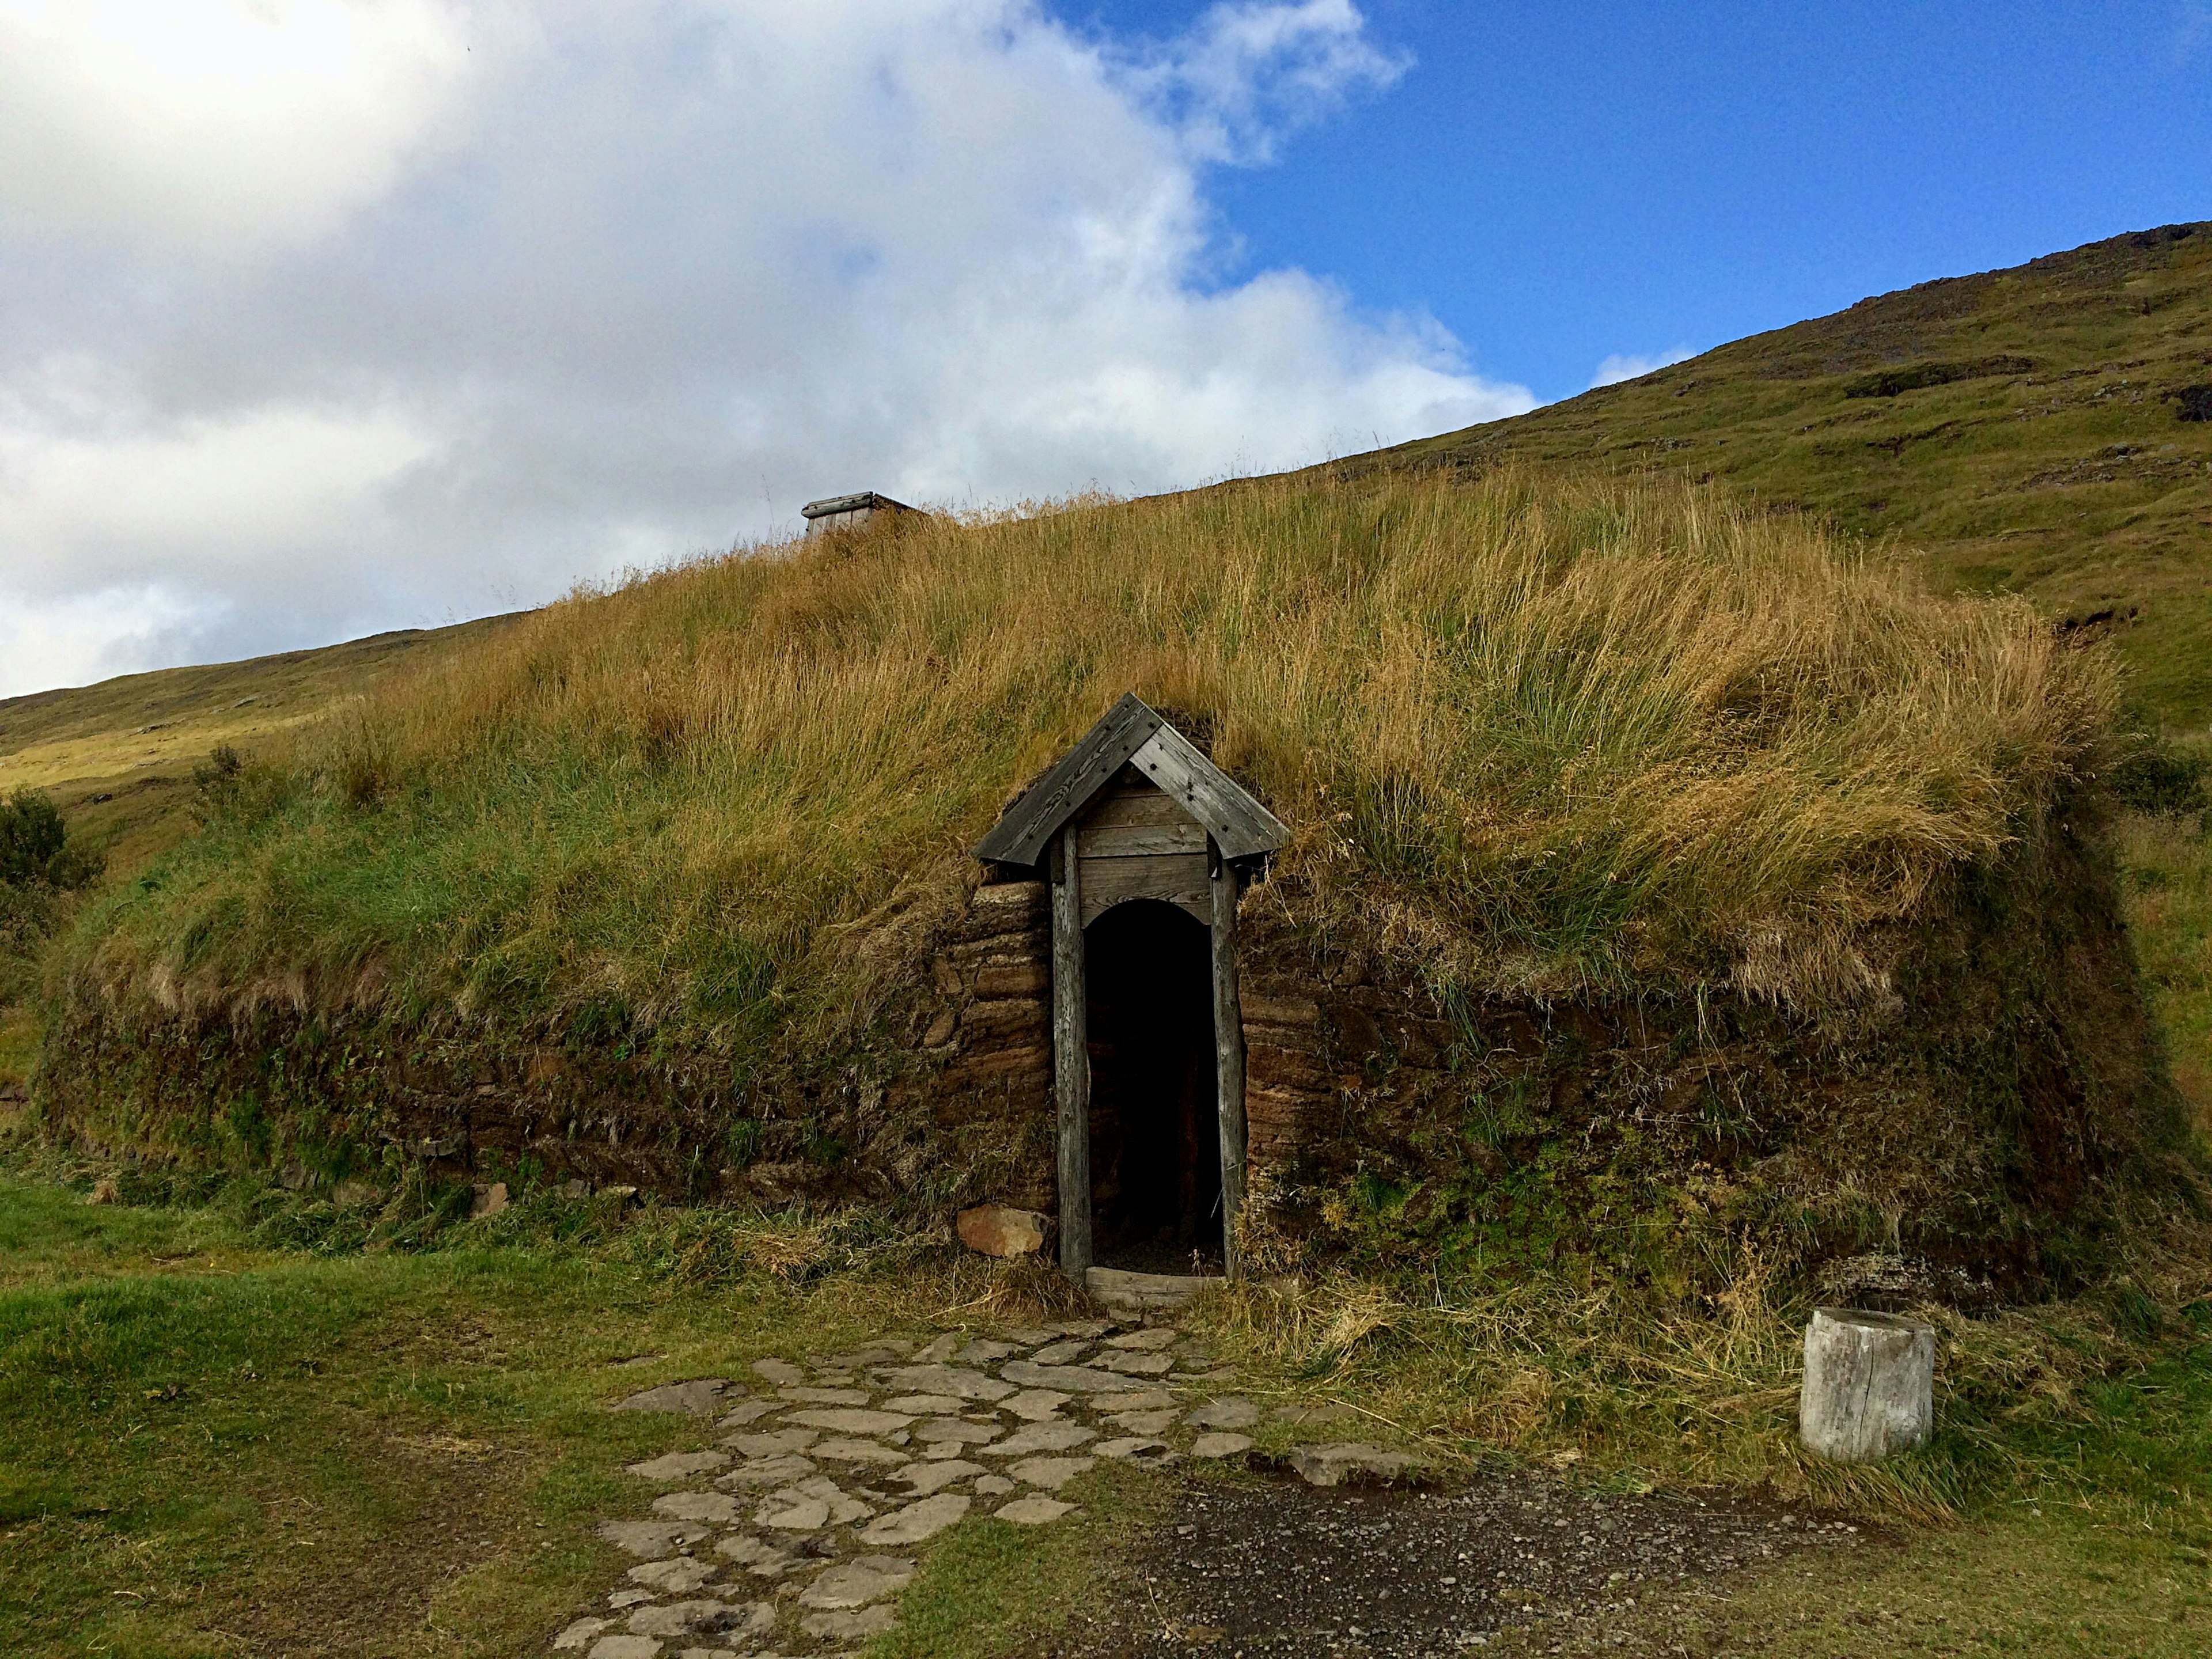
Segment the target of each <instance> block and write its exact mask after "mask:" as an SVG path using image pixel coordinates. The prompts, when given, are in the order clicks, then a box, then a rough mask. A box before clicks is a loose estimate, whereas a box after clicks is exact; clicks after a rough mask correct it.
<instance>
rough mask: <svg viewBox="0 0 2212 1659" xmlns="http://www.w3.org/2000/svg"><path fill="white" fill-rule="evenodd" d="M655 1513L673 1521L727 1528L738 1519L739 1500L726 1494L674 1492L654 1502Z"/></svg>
mask: <svg viewBox="0 0 2212 1659" xmlns="http://www.w3.org/2000/svg"><path fill="white" fill-rule="evenodd" d="M653 1513H654V1514H655V1515H661V1516H667V1517H668V1519H670V1520H671V1521H704V1522H708V1523H709V1524H710V1525H713V1526H725V1525H727V1524H728V1523H729V1522H732V1521H734V1520H736V1519H737V1518H738V1505H737V1500H736V1499H735V1498H732V1497H730V1496H729V1494H728V1493H726V1492H670V1493H669V1494H668V1495H667V1496H666V1497H665V1498H654V1499H653Z"/></svg>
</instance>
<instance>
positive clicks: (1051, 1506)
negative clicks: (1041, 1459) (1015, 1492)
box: [991, 1493, 1075, 1527]
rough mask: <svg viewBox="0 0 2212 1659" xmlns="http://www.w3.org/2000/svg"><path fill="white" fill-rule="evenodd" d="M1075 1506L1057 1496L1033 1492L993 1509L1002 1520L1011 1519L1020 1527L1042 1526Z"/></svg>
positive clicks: (993, 1512) (1055, 1519)
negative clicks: (1063, 1501)
mask: <svg viewBox="0 0 2212 1659" xmlns="http://www.w3.org/2000/svg"><path fill="white" fill-rule="evenodd" d="M1074 1507H1075V1505H1074V1504H1063V1503H1061V1502H1060V1500H1059V1499H1058V1498H1046V1497H1042V1496H1041V1495H1038V1494H1036V1493H1032V1494H1031V1495H1030V1496H1029V1497H1027V1498H1016V1499H1014V1501H1013V1502H1012V1503H1011V1504H1005V1505H1002V1506H1001V1507H1000V1508H998V1509H995V1510H992V1511H991V1512H992V1514H994V1515H995V1516H998V1517H999V1519H1000V1520H1001V1521H1011V1522H1013V1523H1014V1524H1015V1525H1016V1526H1018V1527H1041V1526H1042V1525H1043V1524H1044V1523H1045V1522H1048V1521H1057V1520H1059V1519H1060V1516H1063V1515H1066V1514H1067V1513H1068V1512H1069V1511H1070V1510H1073V1509H1074Z"/></svg>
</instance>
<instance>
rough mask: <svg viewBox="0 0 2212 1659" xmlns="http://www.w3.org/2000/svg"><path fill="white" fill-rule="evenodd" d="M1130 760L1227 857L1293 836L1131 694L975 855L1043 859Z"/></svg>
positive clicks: (1271, 847)
mask: <svg viewBox="0 0 2212 1659" xmlns="http://www.w3.org/2000/svg"><path fill="white" fill-rule="evenodd" d="M1130 765H1133V766H1135V767H1136V768H1137V769H1138V770H1139V771H1140V772H1142V773H1144V774H1145V775H1146V777H1149V778H1150V779H1152V781H1153V782H1154V783H1156V784H1158V786H1159V787H1160V789H1161V791H1162V793H1164V794H1166V795H1168V796H1169V797H1170V798H1171V799H1173V800H1174V801H1175V802H1176V805H1179V806H1181V807H1182V809H1183V811H1186V812H1188V813H1189V814H1190V815H1191V817H1193V818H1194V819H1196V820H1197V821H1198V822H1199V823H1201V824H1203V825H1205V827H1206V834H1208V835H1209V836H1212V837H1213V844H1214V845H1215V846H1217V847H1218V848H1220V849H1221V855H1222V856H1223V857H1224V858H1230V859H1243V858H1251V857H1253V856H1255V854H1261V853H1272V852H1273V851H1275V850H1276V848H1279V847H1281V846H1282V845H1283V844H1284V843H1285V842H1287V841H1289V840H1290V838H1291V832H1290V831H1289V830H1288V829H1285V828H1284V826H1283V823H1282V821H1281V820H1280V819H1279V818H1278V817H1276V816H1275V815H1274V814H1273V812H1270V811H1268V810H1267V808H1266V807H1264V806H1262V805H1260V803H1259V802H1258V801H1256V800H1255V799H1252V797H1251V796H1250V795H1249V794H1248V793H1245V791H1244V790H1243V788H1242V787H1239V786H1238V784H1237V781H1236V780H1235V779H1234V778H1231V776H1230V775H1228V774H1227V773H1226V772H1225V771H1223V770H1222V769H1220V768H1219V767H1218V766H1216V765H1215V764H1214V763H1212V761H1210V760H1208V759H1206V757H1205V756H1204V755H1201V754H1200V753H1199V751H1198V750H1197V749H1196V748H1195V747H1194V746H1193V744H1191V742H1190V740H1189V739H1188V738H1186V737H1184V736H1183V734H1182V732H1178V731H1176V729H1175V727H1173V726H1170V725H1169V724H1168V723H1167V722H1166V721H1165V720H1162V719H1161V718H1160V716H1159V715H1158V714H1157V713H1155V712H1154V711H1153V710H1152V708H1149V707H1147V706H1146V703H1145V702H1144V701H1143V700H1142V699H1141V698H1139V696H1137V695H1136V694H1135V693H1134V692H1131V693H1129V694H1128V695H1127V696H1124V697H1123V698H1122V699H1121V702H1117V703H1115V705H1114V706H1113V707H1112V708H1109V709H1108V710H1107V711H1106V714H1105V717H1104V718H1103V720H1100V721H1099V722H1098V724H1097V725H1096V726H1092V727H1091V730H1090V731H1089V732H1085V734H1084V737H1083V740H1082V741H1081V742H1080V743H1079V744H1076V745H1075V747H1074V748H1073V749H1071V750H1068V751H1067V752H1066V754H1065V755H1063V756H1061V757H1060V762H1059V763H1058V764H1057V765H1055V766H1054V768H1053V769H1052V770H1051V771H1049V772H1048V773H1046V774H1045V775H1044V776H1042V778H1040V779H1038V780H1037V781H1036V783H1035V784H1033V785H1031V786H1030V788H1029V789H1028V790H1027V791H1026V792H1025V793H1024V794H1023V796H1022V798H1021V799H1019V800H1018V801H1016V802H1015V803H1014V804H1013V805H1012V806H1010V807H1008V808H1007V809H1006V816H1005V817H1001V818H1000V820H999V822H998V823H997V824H996V825H994V827H993V829H992V830H991V833H990V834H989V835H987V836H984V837H983V840H982V842H981V844H980V845H979V846H977V848H975V856H976V857H977V858H979V859H987V860H990V861H991V862H993V863H994V864H1036V863H1037V862H1038V861H1040V860H1042V858H1043V857H1044V853H1045V848H1047V847H1048V846H1050V845H1051V843H1052V838H1053V836H1054V835H1056V834H1058V833H1059V831H1060V826H1061V825H1063V824H1065V823H1066V822H1067V821H1068V820H1069V819H1070V818H1072V817H1074V816H1075V815H1076V814H1077V813H1079V812H1080V811H1082V810H1083V809H1084V808H1085V806H1087V805H1090V804H1091V798H1092V797H1093V796H1095V795H1097V793H1098V792H1099V791H1100V790H1102V789H1103V788H1104V787H1106V786H1107V784H1108V783H1109V782H1110V781H1112V780H1113V777H1114V775H1115V773H1116V772H1118V771H1120V770H1121V769H1122V768H1123V767H1124V766H1130Z"/></svg>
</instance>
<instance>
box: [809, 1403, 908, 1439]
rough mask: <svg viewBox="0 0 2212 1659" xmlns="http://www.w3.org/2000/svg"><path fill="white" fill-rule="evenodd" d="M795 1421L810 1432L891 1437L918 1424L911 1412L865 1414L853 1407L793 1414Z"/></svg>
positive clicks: (819, 1409)
mask: <svg viewBox="0 0 2212 1659" xmlns="http://www.w3.org/2000/svg"><path fill="white" fill-rule="evenodd" d="M791 1420H792V1421H793V1422H794V1423H797V1424H799V1425H802V1426H803V1427H805V1428H810V1429H828V1430H830V1431H834V1432H836V1433H838V1434H889V1433H890V1431H892V1430H893V1429H902V1428H904V1427H906V1425H908V1424H909V1423H911V1422H913V1421H914V1415H913V1413H910V1412H878V1411H865V1410H862V1409H860V1408H859V1407H851V1406H829V1407H821V1408H818V1409H817V1410H813V1411H804V1412H793V1413H792V1414H791Z"/></svg>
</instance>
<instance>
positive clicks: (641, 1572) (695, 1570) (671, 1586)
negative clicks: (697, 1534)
mask: <svg viewBox="0 0 2212 1659" xmlns="http://www.w3.org/2000/svg"><path fill="white" fill-rule="evenodd" d="M714 1572H715V1568H714V1563H713V1562H711V1561H702V1560H699V1559H696V1558H695V1557H692V1556H689V1555H678V1556H676V1557H674V1558H672V1559H669V1560H666V1561H642V1562H640V1563H639V1564H638V1565H636V1566H634V1567H632V1568H631V1569H630V1570H629V1574H628V1575H627V1576H628V1577H629V1580H630V1582H631V1583H635V1584H644V1585H647V1586H648V1587H650V1588H651V1589H656V1590H659V1592H660V1593H661V1594H662V1595H690V1594H691V1592H692V1591H693V1590H695V1589H698V1588H699V1586H700V1585H702V1584H703V1583H706V1582H707V1581H708V1579H709V1578H712V1577H714Z"/></svg>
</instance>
